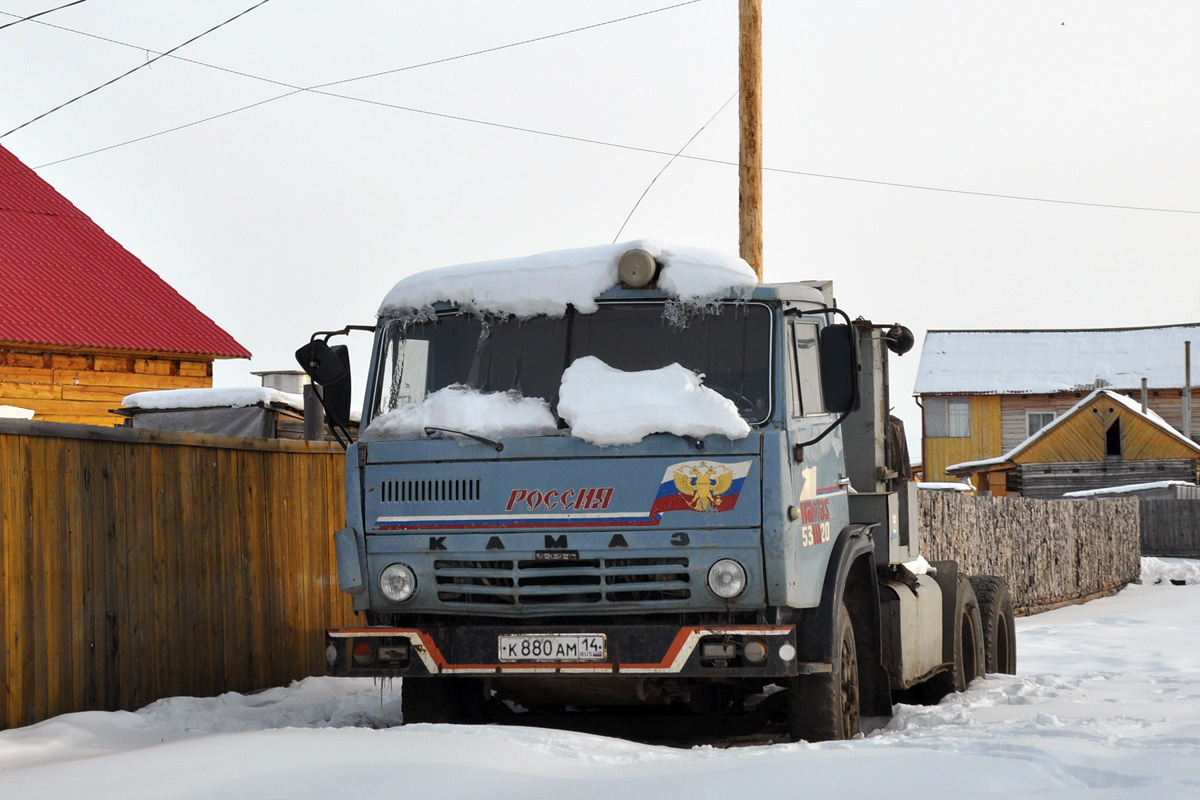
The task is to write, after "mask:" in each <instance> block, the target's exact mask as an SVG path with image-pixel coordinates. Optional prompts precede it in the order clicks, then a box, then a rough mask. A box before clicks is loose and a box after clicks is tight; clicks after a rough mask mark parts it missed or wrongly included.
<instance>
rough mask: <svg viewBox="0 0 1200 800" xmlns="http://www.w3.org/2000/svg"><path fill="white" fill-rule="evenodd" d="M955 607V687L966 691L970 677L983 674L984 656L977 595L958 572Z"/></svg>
mask: <svg viewBox="0 0 1200 800" xmlns="http://www.w3.org/2000/svg"><path fill="white" fill-rule="evenodd" d="M954 607H955V612H954V620H955V622H954V691H956V692H965V691H966V690H967V686H969V685H970V683H971V681H973V680H975V679H976V678H982V677H983V675H984V662H985V657H984V649H983V640H984V639H983V617H982V616H981V615H980V613H979V599H978V598H977V597H976V596H975V590H974V589H972V588H971V582H970V581H969V580H967V578H966V577H965V576H964V575H962V574H961V573H960V574H959V576H958V594H957V597H956V598H955V602H954Z"/></svg>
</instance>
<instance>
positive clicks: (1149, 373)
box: [913, 323, 1200, 394]
mask: <svg viewBox="0 0 1200 800" xmlns="http://www.w3.org/2000/svg"><path fill="white" fill-rule="evenodd" d="M1186 341H1191V342H1193V343H1195V344H1194V350H1195V351H1196V359H1197V363H1198V364H1200V324H1196V323H1191V324H1186V325H1167V326H1163V327H1154V328H1107V329H1087V330H1040V331H1034V330H1031V331H929V332H928V333H927V334H926V335H925V344H924V346H923V347H922V349H921V363H920V365H919V366H918V368H917V379H916V383H915V386H914V388H913V392H914V393H915V394H1054V393H1056V392H1069V391H1091V390H1092V389H1094V388H1112V389H1139V388H1141V383H1142V378H1145V379H1146V382H1147V386H1148V387H1149V388H1151V389H1180V388H1182V387H1183V385H1184V342H1186ZM1198 378H1200V367H1198V368H1197V369H1196V370H1195V371H1194V372H1193V376H1192V383H1193V385H1196V383H1197V382H1198Z"/></svg>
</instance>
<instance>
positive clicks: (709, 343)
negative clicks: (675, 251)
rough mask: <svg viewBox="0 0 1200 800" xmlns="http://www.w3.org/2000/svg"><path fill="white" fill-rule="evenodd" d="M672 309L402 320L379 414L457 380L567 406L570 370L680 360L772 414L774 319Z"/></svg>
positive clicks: (745, 406) (391, 331)
mask: <svg viewBox="0 0 1200 800" xmlns="http://www.w3.org/2000/svg"><path fill="white" fill-rule="evenodd" d="M663 310H664V304H663V303H661V302H656V303H643V302H632V303H631V302H625V303H608V304H602V305H601V306H600V309H599V310H598V311H597V312H596V313H594V314H577V313H575V312H574V311H573V310H571V311H569V312H568V313H567V315H566V316H564V317H559V318H556V319H550V318H547V317H534V318H532V319H527V320H517V319H509V320H507V321H503V322H499V321H495V320H480V319H479V318H478V317H476V316H474V315H470V314H443V315H440V316H438V317H437V319H436V320H432V321H424V322H404V321H401V320H394V321H392V322H389V323H387V324H386V327H384V329H383V331H382V336H383V341H382V343H381V344H382V346H381V347H380V348H379V358H380V359H381V361H380V363H379V364H378V365H377V370H376V374H377V376H378V378H377V380H376V383H375V394H374V399H373V403H372V406H373V407H372V412H371V418H372V419H373V418H375V417H377V416H379V415H380V414H384V413H386V412H388V411H391V410H393V409H395V408H398V407H400V406H402V405H405V404H406V403H413V402H420V401H421V400H423V399H424V398H425V397H426V396H427V395H429V394H431V393H433V392H435V391H437V390H438V389H441V388H443V387H446V386H450V385H452V384H462V385H465V386H469V387H471V388H474V389H478V390H480V391H484V392H504V391H509V390H516V391H518V392H520V393H521V394H522V395H524V396H525V397H541V398H544V399H545V400H547V401H549V403H550V404H551V406H552V407H555V406H556V404H557V402H558V387H559V384H560V383H561V380H562V374H563V370H565V369H566V368H567V367H568V366H570V365H571V362H573V361H574V360H575V359H577V358H580V357H582V356H595V357H597V358H599V359H600V360H601V361H603V362H604V363H606V364H608V365H609V366H611V367H614V368H616V369H620V370H624V371H626V372H634V371H640V370H648V369H658V368H660V367H665V366H668V365H670V364H673V363H678V364H680V365H682V366H684V367H686V368H687V369H690V370H692V371H693V372H697V373H700V374H702V375H704V384H705V385H706V386H708V387H709V388H711V389H713V390H715V391H717V392H719V393H720V394H722V395H724V396H725V397H727V398H729V399H730V400H732V401H733V402H734V404H735V405H736V406H737V409H738V413H740V414H741V415H742V417H743V418H744V419H745V420H746V421H747V422H750V423H761V422H765V421H766V420H767V418H768V416H770V385H771V383H770V364H771V314H770V311H769V309H768V308H767V307H766V306H765V305H762V304H757V303H749V304H747V303H725V304H721V305H720V306H718V307H717V311H716V312H715V313H711V314H709V313H706V314H705V315H703V316H700V317H696V318H694V319H692V320H691V321H690V322H689V323H688V324H686V325H684V326H677V325H674V324H672V323H671V322H669V321H668V320H667V319H666V318H665V317H664V315H663Z"/></svg>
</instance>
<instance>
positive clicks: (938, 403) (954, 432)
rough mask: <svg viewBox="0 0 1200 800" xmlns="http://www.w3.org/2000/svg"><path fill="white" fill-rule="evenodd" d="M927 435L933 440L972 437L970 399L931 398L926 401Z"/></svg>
mask: <svg viewBox="0 0 1200 800" xmlns="http://www.w3.org/2000/svg"><path fill="white" fill-rule="evenodd" d="M924 405H925V435H926V436H928V437H929V438H931V439H941V438H957V439H967V438H970V436H971V399H970V398H969V397H930V398H927V399H926V400H925V403H924Z"/></svg>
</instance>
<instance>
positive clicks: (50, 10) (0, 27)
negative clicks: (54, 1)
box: [0, 0, 87, 31]
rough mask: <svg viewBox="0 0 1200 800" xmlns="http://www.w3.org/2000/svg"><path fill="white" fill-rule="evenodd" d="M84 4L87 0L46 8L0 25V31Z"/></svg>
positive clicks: (76, 0)
mask: <svg viewBox="0 0 1200 800" xmlns="http://www.w3.org/2000/svg"><path fill="white" fill-rule="evenodd" d="M86 2H87V0H74V2H72V3H63V4H62V5H61V6H55V7H54V8H47V9H46V10H45V11H39V12H38V13H36V14H30V15H29V16H28V17H21V18H20V19H15V20H13V21H12V22H6V23H4V24H3V25H0V31H2V30H4V29H5V28H11V27H12V26H13V25H20V24H21V23H22V22H29V20H31V19H37V18H38V17H42V16H45V15H46V14H53V13H54V12H55V11H61V10H62V9H64V8H70V7H71V6H77V5H79V4H80V3H86ZM12 16H14V17H15V16H16V14H13V15H12Z"/></svg>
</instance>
